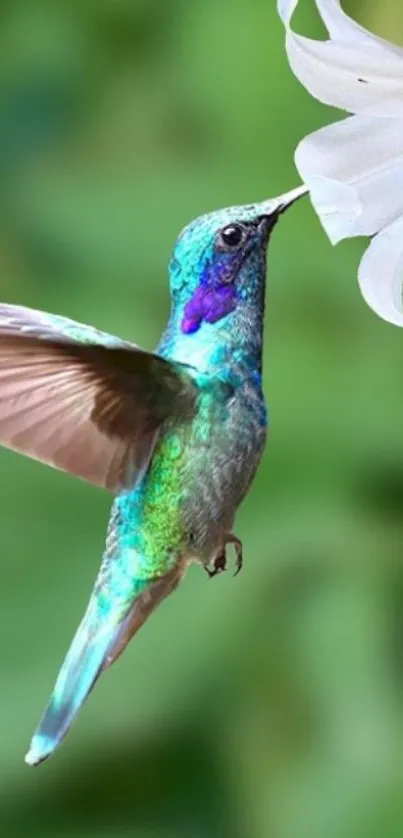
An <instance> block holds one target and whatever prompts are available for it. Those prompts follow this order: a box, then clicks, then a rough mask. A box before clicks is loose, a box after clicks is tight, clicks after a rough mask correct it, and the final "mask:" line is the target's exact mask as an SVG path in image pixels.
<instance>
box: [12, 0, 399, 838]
mask: <svg viewBox="0 0 403 838" xmlns="http://www.w3.org/2000/svg"><path fill="white" fill-rule="evenodd" d="M301 6H303V7H304V8H302V9H301V10H299V12H298V16H297V18H296V22H298V26H299V27H301V28H303V29H304V31H306V32H308V33H311V34H317V35H319V34H321V32H322V31H323V30H322V29H321V28H320V24H319V22H318V21H317V19H316V18H315V14H314V11H313V8H312V4H310V3H309V2H308V0H306V2H305V0H301ZM348 8H349V10H350V11H354V12H355V13H356V14H357V16H358V17H359V18H360V20H361V21H362V22H363V23H365V24H366V25H367V26H369V27H370V28H373V29H376V30H377V31H378V32H379V33H381V34H384V35H385V36H388V35H389V36H390V37H393V38H394V39H395V40H398V38H399V35H398V34H397V33H400V40H401V41H402V40H403V11H402V8H401V7H400V4H399V3H398V2H397V0H389V2H387V0H374V2H372V3H368V2H364V0H362V2H361V3H359V2H356V3H355V4H350V5H349V6H348ZM333 118H334V114H333V113H332V111H331V110H330V109H326V108H325V107H322V106H321V105H319V104H318V103H316V102H314V101H313V100H311V99H310V97H309V95H308V94H307V93H306V91H305V90H304V89H303V88H302V87H301V86H300V85H299V84H298V82H297V81H296V80H295V78H294V77H293V76H292V74H291V71H290V69H289V67H288V64H287V61H286V58H285V55H284V49H283V30H282V27H281V25H280V22H279V20H278V18H277V15H276V10H275V3H274V0H247V2H245V0H199V2H195V0H193V2H192V1H191V0H153V1H152V0H54V1H53V2H48V3H44V2H36V0H27V1H26V2H18V0H10V2H5V0H3V2H1V3H0V295H1V298H2V299H3V300H4V301H7V302H14V303H20V304H25V305H28V306H32V307H35V308H43V309H46V310H50V311H55V312H58V313H60V314H64V315H67V316H70V317H73V318H76V319H78V320H82V321H84V322H89V323H92V324H94V325H96V326H98V327H99V328H101V329H105V330H107V331H111V332H116V333H118V334H120V335H121V336H123V337H126V338H129V339H133V340H135V341H136V342H137V343H140V344H142V345H144V346H145V347H148V348H152V347H153V346H154V345H155V344H156V342H157V340H158V337H159V335H160V333H161V330H162V329H163V326H164V323H165V321H166V318H167V315H168V310H169V297H168V288H167V275H166V266H167V262H168V259H169V255H170V251H171V248H172V245H173V242H174V240H175V237H176V235H177V233H178V232H179V230H180V229H181V228H182V227H183V225H184V224H185V223H187V222H188V221H189V220H190V219H191V218H193V217H195V216H197V215H199V214H201V213H203V212H204V211H207V210H211V209H214V208H218V207H220V206H225V205H228V204H238V203H242V202H247V201H254V200H259V199H263V198H266V197H270V196H274V195H276V194H278V193H280V192H283V191H285V190H287V189H289V188H291V187H293V186H294V185H296V183H297V181H298V177H297V174H296V172H295V170H294V167H293V162H292V161H293V150H294V148H295V145H296V143H297V142H298V140H299V139H300V138H301V137H302V136H303V135H305V134H306V133H308V132H309V131H311V130H313V129H314V128H316V127H319V126H320V125H322V124H323V123H324V122H326V121H330V120H331V119H333ZM364 245H365V243H364V242H359V241H358V242H357V241H354V242H346V243H344V244H342V245H340V246H338V247H337V248H336V249H333V248H332V247H331V246H330V244H329V242H328V240H327V239H326V237H325V234H324V233H323V231H322V229H321V227H320V224H319V222H318V220H317V218H316V216H315V215H314V213H313V211H312V209H311V207H310V204H309V202H308V201H307V200H305V201H304V202H301V203H300V204H298V206H296V207H295V208H294V209H293V210H292V211H290V213H289V215H287V217H286V218H285V219H284V220H283V221H282V223H281V224H280V225H279V227H278V229H276V232H275V235H274V236H273V241H272V243H271V247H270V259H269V271H268V305H267V322H266V327H267V328H266V340H265V370H264V377H265V391H266V394H267V397H268V401H269V404H270V416H271V428H272V429H271V432H270V438H269V445H268V448H267V453H266V455H265V458H264V462H263V465H262V467H261V469H260V472H259V475H258V478H257V480H256V482H255V484H254V486H253V489H252V491H251V493H250V495H249V497H248V498H247V500H246V502H245V503H244V505H243V507H242V509H241V511H240V513H239V516H238V519H237V526H236V532H237V534H238V536H239V537H241V538H242V540H243V543H244V550H245V567H244V570H243V572H242V575H241V576H240V577H238V578H237V579H236V580H233V579H232V578H231V576H230V574H227V575H224V576H222V577H220V578H218V579H216V580H215V581H214V582H211V583H210V582H208V580H207V578H206V576H205V574H204V573H203V572H202V570H201V569H200V568H197V567H193V568H192V569H191V570H190V571H189V574H188V576H187V577H186V580H185V582H184V584H183V585H182V586H181V589H180V590H179V591H178V593H176V594H175V595H174V596H173V597H171V598H170V599H169V600H167V602H166V603H164V605H163V606H162V607H161V608H160V609H159V611H158V613H156V614H155V616H153V617H152V619H151V620H150V621H149V622H148V623H147V626H146V628H145V629H144V630H143V631H142V632H140V634H139V635H138V637H137V638H136V640H135V641H134V642H133V643H132V644H131V645H130V647H129V649H128V650H127V651H126V653H125V655H124V656H123V657H122V658H121V660H120V661H119V663H118V664H117V665H116V666H115V667H113V668H112V670H111V671H110V672H108V673H107V674H106V675H105V676H104V677H103V678H102V679H101V681H100V682H99V684H98V685H97V688H96V690H95V691H94V693H93V694H92V695H91V698H90V700H89V701H88V703H87V704H86V706H85V708H84V709H83V711H82V713H81V714H80V717H79V720H78V722H77V724H76V725H75V727H74V729H73V730H72V732H71V733H70V735H69V737H68V739H67V740H66V742H65V743H64V745H63V747H62V748H61V750H60V751H58V753H57V755H56V756H55V757H54V758H53V759H51V760H49V761H48V762H47V763H46V764H45V765H44V766H42V767H41V768H39V769H37V770H32V769H29V768H28V767H26V766H25V765H24V763H23V756H24V753H25V751H26V749H27V746H28V743H29V739H30V736H31V733H32V732H33V729H34V727H35V725H36V723H37V721H38V719H39V717H40V714H41V712H42V710H43V708H44V706H45V703H46V700H47V697H48V695H49V693H50V690H51V687H52V684H53V679H54V677H55V676H56V673H57V670H58V668H59V666H60V664H61V662H62V658H63V655H64V653H65V651H66V648H67V645H68V643H69V641H70V639H71V637H72V635H73V632H74V630H75V627H76V625H77V623H78V621H79V619H80V617H81V615H82V613H83V610H84V607H85V605H86V601H87V597H88V595H89V591H90V588H91V585H92V580H93V578H94V576H95V573H96V570H97V566H98V562H99V557H100V555H101V552H102V549H103V538H104V531H105V528H106V522H107V517H108V510H109V505H110V498H109V497H108V495H107V494H106V493H103V492H102V491H100V490H98V489H95V488H93V487H91V486H87V485H85V484H84V483H81V482H79V481H76V480H74V479H73V478H71V477H69V476H67V475H64V474H61V473H58V472H54V471H52V470H51V469H47V468H46V467H45V466H41V465H39V464H37V463H34V462H31V461H29V460H28V459H24V458H23V457H20V456H18V455H16V454H13V453H10V452H7V451H0V481H1V506H0V529H1V586H0V638H1V642H0V672H1V691H0V834H1V835H4V836H8V838H14V836H25V835H27V836H28V835H29V836H33V838H36V837H37V836H38V838H40V836H48V835H49V836H74V838H104V837H105V838H106V836H108V838H109V836H113V838H126V836H128V837H129V836H131V837H132V838H188V837H190V836H191V838H361V837H362V838H364V836H365V838H395V837H396V838H401V836H402V834H403V795H402V792H403V758H402V744H403V737H402V730H403V711H402V707H403V618H402V615H403V557H402V543H403V517H402V506H403V430H402V416H403V373H402V369H403V337H402V334H401V332H399V330H398V329H396V328H394V327H392V326H389V325H387V324H386V323H383V322H381V321H380V320H378V319H377V318H376V317H375V316H374V315H373V314H372V312H371V311H370V310H369V309H368V308H367V307H366V306H365V304H364V302H363V301H362V299H361V298H360V295H359V290H358V286H357V280H356V273H357V264H358V260H359V257H360V254H361V252H362V251H363V247H364Z"/></svg>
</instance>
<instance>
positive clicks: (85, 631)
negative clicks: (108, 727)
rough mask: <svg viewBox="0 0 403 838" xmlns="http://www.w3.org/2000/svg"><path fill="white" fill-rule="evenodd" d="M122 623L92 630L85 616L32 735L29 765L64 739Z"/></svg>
mask: <svg viewBox="0 0 403 838" xmlns="http://www.w3.org/2000/svg"><path fill="white" fill-rule="evenodd" d="M124 624H125V620H124V618H123V619H122V620H119V622H115V623H114V624H112V625H109V626H108V625H106V626H105V625H102V624H101V625H100V626H99V627H98V628H97V630H96V631H94V630H92V628H91V619H90V617H89V616H87V615H86V616H85V617H84V619H83V621H82V623H81V624H80V626H79V628H78V630H77V633H76V635H75V637H74V640H73V642H72V644H71V646H70V649H69V651H68V653H67V657H66V659H65V661H64V663H63V666H62V668H61V670H60V673H59V675H58V678H57V681H56V684H55V687H54V690H53V693H52V696H51V699H50V701H49V704H48V706H47V708H46V710H45V713H44V715H43V717H42V720H41V722H40V723H39V725H38V728H37V730H36V731H35V733H34V736H33V738H32V741H31V745H30V749H29V751H28V753H27V755H26V757H25V762H27V763H28V765H38V764H39V763H40V762H42V761H43V760H44V759H46V758H47V757H48V756H50V755H51V754H52V753H53V751H54V750H55V749H56V748H57V746H58V745H59V744H60V742H61V741H62V739H64V737H65V735H66V733H67V732H68V730H69V728H70V726H71V725H72V723H73V721H74V719H75V716H76V715H77V713H78V711H79V710H80V708H81V707H82V705H83V703H84V701H85V699H86V698H87V696H88V695H89V693H90V691H91V689H92V687H93V686H94V684H95V682H96V680H97V678H98V676H99V675H100V673H101V671H102V669H103V668H104V666H105V665H107V663H108V657H109V654H110V650H111V649H113V648H114V647H115V645H116V643H117V642H118V639H119V636H120V633H121V630H122V627H123V625H124Z"/></svg>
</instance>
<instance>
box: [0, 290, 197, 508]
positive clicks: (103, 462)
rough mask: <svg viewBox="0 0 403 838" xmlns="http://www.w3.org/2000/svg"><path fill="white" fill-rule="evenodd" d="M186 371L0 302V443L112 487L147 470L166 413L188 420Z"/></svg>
mask: <svg viewBox="0 0 403 838" xmlns="http://www.w3.org/2000/svg"><path fill="white" fill-rule="evenodd" d="M196 390H197V388H196V385H195V383H194V382H193V379H192V378H191V376H190V375H189V374H188V373H187V372H186V370H185V367H182V366H181V365H180V364H177V365H174V364H172V363H170V362H169V361H166V360H165V359H163V358H160V357H159V356H158V355H154V354H152V353H150V352H145V351H143V350H142V349H140V348H139V347H137V346H135V345H134V344H131V343H128V342H125V341H123V340H119V338H115V337H113V336H112V335H108V334H107V333H105V332H100V331H98V330H97V329H94V328H92V327H91V326H85V325H83V324H81V323H76V322H75V321H73V320H69V319H67V318H64V317H59V316H57V315H51V314H46V313H45V312H41V311H35V310H33V309H29V308H24V307H21V306H12V305H1V304H0V445H3V446H6V447H7V448H11V449H13V450H15V451H20V452H22V453H24V454H27V455H28V456H30V457H33V458H35V459H37V460H41V461H42V462H44V463H47V464H48V465H51V466H53V467H55V468H58V469H62V470H63V471H67V472H70V473H71V474H74V475H76V476H78V477H81V478H83V479H85V480H88V481H90V482H91V483H94V484H97V485H98V486H103V487H105V488H107V489H110V490H112V491H114V492H116V491H118V490H119V489H121V488H124V487H128V486H131V485H133V483H134V482H135V481H136V479H137V478H138V476H139V474H142V473H143V472H144V469H146V468H147V465H148V463H149V460H150V456H151V454H152V451H153V448H154V446H155V443H156V440H157V438H158V434H159V430H160V427H161V424H162V423H163V422H164V420H165V419H167V418H168V416H173V417H175V416H177V417H178V418H180V417H185V416H186V415H188V416H191V415H192V411H193V408H194V403H195V397H196Z"/></svg>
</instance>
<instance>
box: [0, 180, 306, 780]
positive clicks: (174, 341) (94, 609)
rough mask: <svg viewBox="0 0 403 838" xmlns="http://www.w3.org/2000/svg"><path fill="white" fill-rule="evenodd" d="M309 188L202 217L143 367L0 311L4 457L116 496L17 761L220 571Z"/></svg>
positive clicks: (231, 538) (12, 311)
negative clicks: (281, 272) (151, 622)
mask: <svg viewBox="0 0 403 838" xmlns="http://www.w3.org/2000/svg"><path fill="white" fill-rule="evenodd" d="M306 192H307V189H306V187H305V186H300V187H297V188H296V189H294V190H292V191H290V192H288V193H286V194H284V195H282V196H280V197H277V198H273V199H271V200H266V201H263V202H262V203H256V204H249V205H246V206H238V207H230V208H228V209H223V210H219V211H217V212H212V213H209V214H207V215H203V216H201V217H200V218H198V219H196V220H195V221H193V222H192V223H190V224H189V225H188V226H187V227H186V228H185V229H184V230H183V232H182V233H181V234H180V236H179V238H178V240H177V242H176V245H175V248H174V251H173V255H172V258H171V261H170V265H169V279H170V292H171V313H170V316H169V320H168V324H167V327H166V330H165V331H164V333H163V335H162V338H161V340H160V343H159V345H158V347H157V349H156V351H155V352H148V351H146V350H144V349H141V348H140V347H138V346H136V345H135V344H132V343H130V342H127V341H125V340H121V339H119V338H117V337H114V336H112V335H109V334H107V333H104V332H101V331H99V330H97V329H95V328H93V327H91V326H86V325H83V324H80V323H77V322H75V321H73V320H70V319H68V318H65V317H62V316H59V315H53V314H47V313H45V312H41V311H35V310H34V309H29V308H25V307H22V306H14V305H7V304H1V305H0V444H1V445H3V446H6V447H8V448H10V449H13V450H16V451H19V452H22V453H24V454H26V455H28V456H30V457H33V458H35V459H37V460H39V461H42V462H44V463H47V464H49V465H51V466H53V467H55V468H58V469H61V470H64V471H66V472H69V473H70V474H72V475H76V476H77V477H80V478H83V479H85V480H87V481H90V482H91V483H93V484H95V485H98V486H102V487H104V488H106V489H109V490H110V491H111V492H112V493H113V494H114V501H113V505H112V510H111V515H110V519H109V524H108V528H107V535H106V545H105V550H104V554H103V557H102V561H101V566H100V569H99V572H98V576H97V578H96V581H95V584H94V588H93V590H92V593H91V596H90V599H89V603H88V606H87V610H86V612H85V614H84V617H83V619H82V621H81V623H80V625H79V627H78V629H77V631H76V634H75V636H74V639H73V641H72V643H71V646H70V648H69V650H68V652H67V655H66V658H65V660H64V662H63V664H62V667H61V669H60V672H59V675H58V677H57V679H56V683H55V686H54V689H53V692H52V694H51V697H50V700H49V703H48V705H47V707H46V710H45V712H44V715H43V717H42V720H41V721H40V723H39V726H38V728H37V730H36V731H35V733H34V736H33V738H32V741H31V745H30V749H29V751H28V753H27V755H26V757H25V760H26V762H27V763H28V764H29V765H37V764H39V763H40V762H42V761H43V760H45V759H46V758H47V757H49V756H50V755H51V754H52V753H53V752H54V751H55V749H56V748H57V747H58V745H59V744H60V743H61V741H62V740H63V739H64V737H65V735H66V733H67V731H68V730H69V728H70V726H71V724H72V722H73V721H74V719H75V717H76V715H77V713H78V711H79V709H80V708H81V706H82V704H83V703H84V701H85V699H86V698H87V696H88V694H89V693H90V691H91V690H92V688H93V686H94V684H95V682H96V681H97V679H98V678H99V676H100V674H101V673H102V672H104V671H105V670H106V669H107V668H108V667H109V666H110V665H111V664H112V663H113V662H114V661H115V660H116V659H117V658H118V657H119V655H120V654H121V653H122V652H123V650H124V648H125V647H126V645H127V643H128V642H129V640H130V639H131V638H132V637H133V635H134V634H136V632H137V631H138V630H139V628H140V627H141V626H142V625H143V623H144V622H145V621H146V620H147V618H148V616H149V615H150V614H151V612H152V611H153V610H154V609H155V608H156V606H157V605H159V604H160V603H161V602H162V600H164V599H165V598H166V597H167V596H168V594H170V593H171V592H172V591H174V590H175V588H176V587H177V586H178V584H179V582H180V581H181V579H182V578H183V576H184V574H185V571H186V569H187V567H188V565H189V563H190V562H194V561H195V562H198V563H199V564H201V565H202V567H203V568H204V569H205V570H206V572H207V574H208V576H209V577H213V576H215V575H216V574H218V573H220V572H222V571H224V570H226V569H227V550H228V547H229V546H230V545H233V548H234V552H235V557H236V560H235V567H236V572H239V571H240V569H241V567H242V562H243V549H242V543H241V541H240V540H239V539H238V538H237V537H236V536H235V535H234V533H233V524H234V518H235V513H236V510H237V508H238V506H239V504H240V503H241V501H242V499H243V498H244V497H245V495H246V493H247V491H248V489H249V488H250V486H251V483H252V480H253V478H254V476H255V473H256V470H257V467H258V464H259V461H260V459H261V456H262V453H263V449H264V446H265V440H266V431H267V414H266V405H265V399H264V395H263V392H262V348H263V323H264V308H265V282H266V253H267V246H268V242H269V239H270V234H271V232H272V230H273V227H274V226H275V224H276V222H277V220H278V219H279V217H280V215H281V214H282V213H283V212H284V211H285V210H286V209H287V208H288V207H290V206H291V205H292V204H293V203H294V201H296V200H297V199H298V198H300V197H301V196H302V195H304V194H305V193H306Z"/></svg>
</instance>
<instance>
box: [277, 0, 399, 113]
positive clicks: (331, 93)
mask: <svg viewBox="0 0 403 838" xmlns="http://www.w3.org/2000/svg"><path fill="white" fill-rule="evenodd" d="M296 5H297V0H278V11H279V14H280V16H281V18H282V20H283V22H284V24H285V26H286V49H287V54H288V59H289V62H290V65H291V67H292V70H293V72H294V73H295V75H296V76H297V78H298V79H299V80H300V82H301V83H302V84H303V85H304V86H305V87H306V88H307V90H308V91H309V92H310V93H311V95H312V96H314V97H315V98H316V99H319V100H320V101H321V102H324V103H325V104H327V105H333V106H334V107H338V108H341V109H343V110H346V111H350V112H351V113H362V114H369V115H374V116H390V117H403V51H400V50H398V51H397V52H396V49H395V48H394V47H393V45H389V44H388V42H387V41H383V42H382V41H381V39H377V38H375V37H372V36H371V35H370V33H365V30H362V29H361V28H360V27H358V26H357V28H356V27H355V24H354V23H353V21H351V25H349V24H348V23H346V20H347V21H348V20H349V19H348V18H347V16H346V15H344V13H342V12H341V9H340V7H339V14H340V18H339V19H338V18H337V3H336V4H335V0H317V5H318V7H319V9H320V10H321V12H322V14H323V15H324V16H325V18H326V22H327V24H328V26H329V29H331V30H332V32H336V30H337V31H340V35H339V37H343V41H339V40H337V41H333V40H328V41H315V40H313V39H312V38H305V37H304V36H302V35H297V34H295V33H294V32H293V31H292V29H291V27H290V25H289V24H290V19H291V16H292V13H293V11H294V9H295V7H296ZM346 31H348V35H347V37H344V36H342V32H346ZM353 31H354V32H355V33H357V32H358V34H356V37H353Z"/></svg>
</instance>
